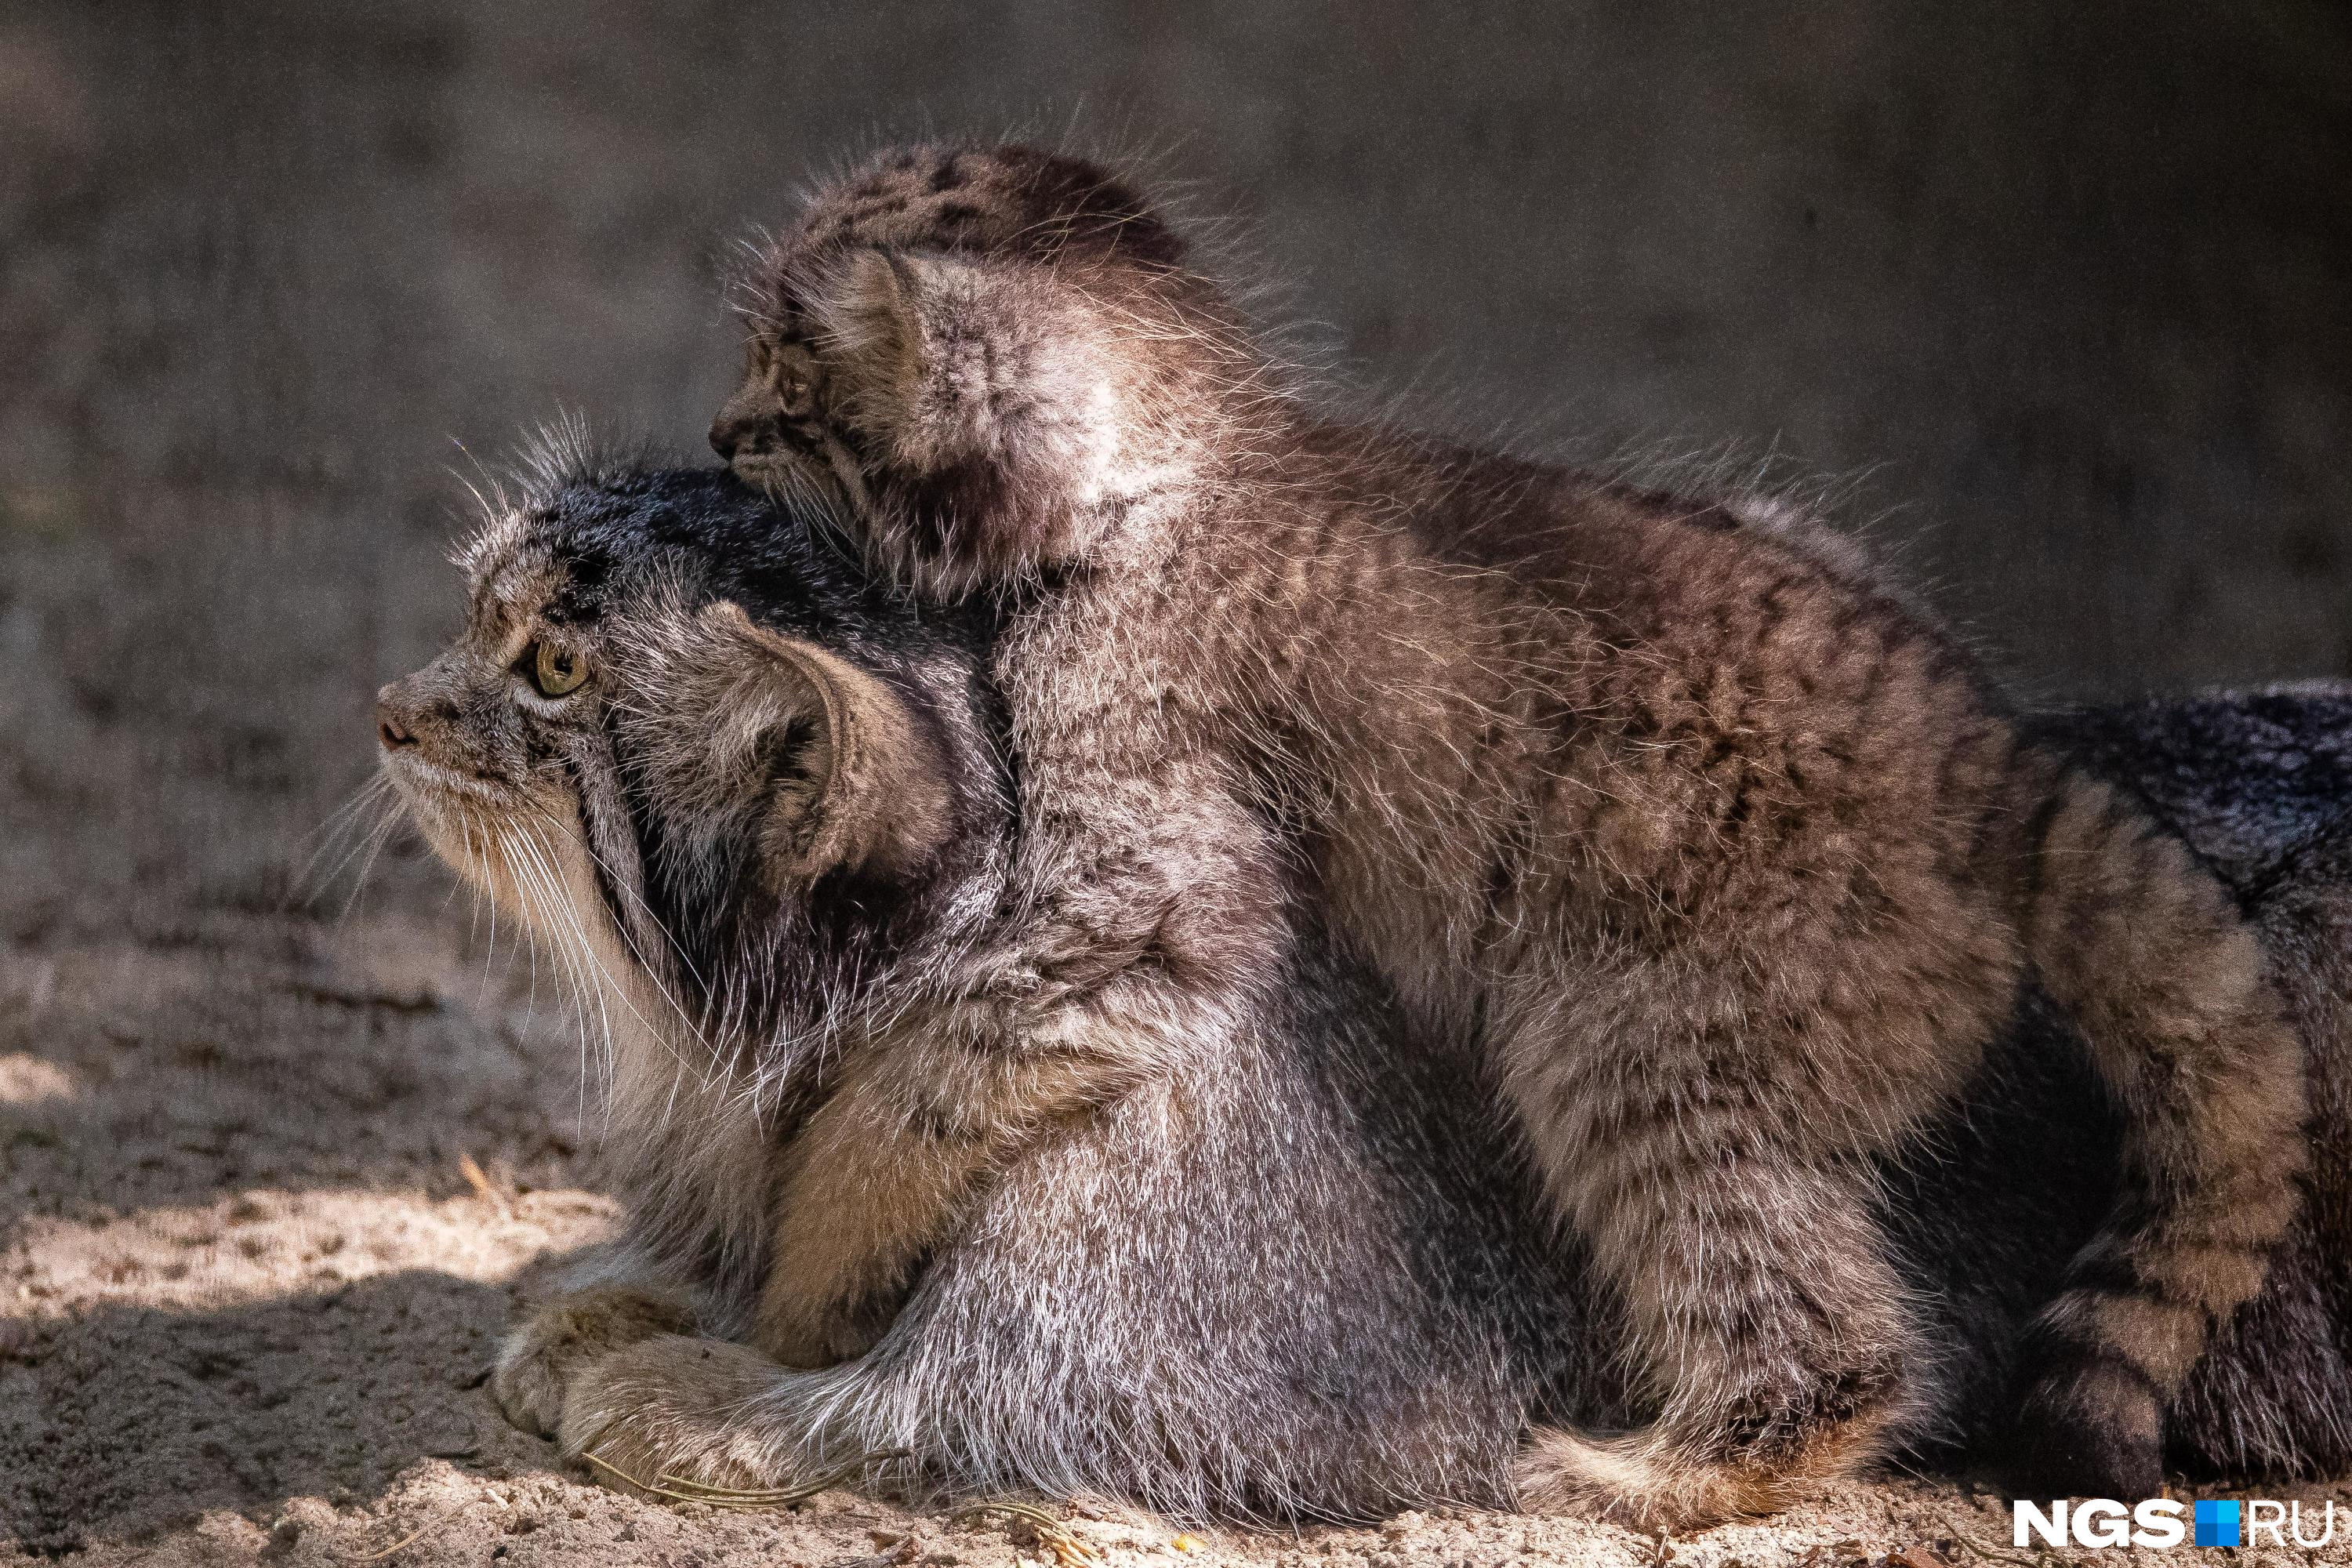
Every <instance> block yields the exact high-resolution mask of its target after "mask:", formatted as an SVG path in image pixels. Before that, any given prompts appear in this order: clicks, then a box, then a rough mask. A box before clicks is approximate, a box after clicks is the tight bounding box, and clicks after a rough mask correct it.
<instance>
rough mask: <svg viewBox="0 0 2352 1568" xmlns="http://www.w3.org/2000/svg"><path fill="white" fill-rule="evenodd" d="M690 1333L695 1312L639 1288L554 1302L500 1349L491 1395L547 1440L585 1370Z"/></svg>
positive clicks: (586, 1293) (585, 1293) (574, 1295)
mask: <svg viewBox="0 0 2352 1568" xmlns="http://www.w3.org/2000/svg"><path fill="white" fill-rule="evenodd" d="M693 1327H694V1318H693V1314H692V1313H690V1312H688V1310H687V1309H686V1308H685V1307H684V1306H683V1305H682V1304H681V1303H679V1302H677V1301H676V1300H669V1299H667V1298H664V1297H660V1296H655V1295H650V1294H648V1293H646V1292H645V1291H642V1290H631V1289H621V1288H606V1289H594V1290H581V1291H576V1292H574V1293H572V1294H571V1295H568V1296H560V1297H558V1298H556V1299H555V1300H552V1301H550V1302H548V1303H547V1304H546V1305H545V1306H543V1307H541V1308H540V1310H538V1311H536V1312H534V1313H532V1314H531V1316H530V1320H529V1321H527V1322H525V1323H524V1324H523V1325H522V1327H520V1328H519V1329H517V1330H516V1331H514V1332H512V1333H510V1334H509V1335H508V1336H507V1339H506V1342H505V1343H504V1344H503V1345H501V1346H499V1364H498V1367H497V1369H496V1370H495V1371H494V1372H492V1373H491V1374H490V1393H491V1394H493V1395H494V1396H495V1397H496V1398H497V1400H498V1402H499V1409H500V1410H501V1411H503V1412H505V1414H506V1418H507V1419H508V1420H509V1422H512V1423H513V1424H514V1425H515V1426H520V1427H521V1428H522V1429H523V1430H524V1431H526V1432H535V1433H537V1434H539V1435H540V1436H542V1437H551V1436H555V1434H556V1432H557V1430H558V1428H559V1427H560V1426H561V1424H562V1419H563V1408H564V1396H565V1391H566V1389H567V1388H568V1387H569V1386H570V1384H571V1383H572V1378H573V1377H574V1376H575V1375H576V1374H577V1373H579V1372H580V1370H581V1369H582V1368H583V1367H584V1366H586V1365H587V1364H588V1363H591V1362H593V1361H595V1360H596V1359H598V1358H599V1357H602V1356H606V1355H610V1354H611V1353H613V1352H614V1351H617V1350H619V1349H621V1348H623V1347H624V1346H626V1345H632V1344H635V1343H636V1342H639V1341H641V1340H646V1339H651V1338H652V1337H654V1336H655V1335H656V1334H676V1333H684V1332H688V1331H691V1330H692V1329H693Z"/></svg>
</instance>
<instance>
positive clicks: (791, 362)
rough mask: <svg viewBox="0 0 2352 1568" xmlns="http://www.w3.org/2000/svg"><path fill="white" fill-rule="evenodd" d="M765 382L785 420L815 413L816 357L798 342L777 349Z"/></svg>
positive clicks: (802, 417) (801, 417)
mask: <svg viewBox="0 0 2352 1568" xmlns="http://www.w3.org/2000/svg"><path fill="white" fill-rule="evenodd" d="M768 384H769V385H770V386H772V388H774V389H775V394H776V401H777V403H778V404H779V405H781V406H782V410H783V414H784V417H785V418H787V419H805V418H807V417H808V416H810V415H811V414H814V413H815V412H816V360H815V358H814V356H812V355H811V354H810V353H809V352H808V350H807V349H805V348H803V347H802V346H801V345H800V344H798V343H786V344H784V345H783V347H782V348H780V349H778V350H777V351H776V353H775V357H774V358H773V360H772V361H771V363H770V364H769V366H768Z"/></svg>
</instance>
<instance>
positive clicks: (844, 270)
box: [810, 249, 1013, 471]
mask: <svg viewBox="0 0 2352 1568" xmlns="http://www.w3.org/2000/svg"><path fill="white" fill-rule="evenodd" d="M988 273H989V268H987V267H986V266H985V265H984V264H982V263H979V262H974V261H971V260H967V259H964V258H957V257H949V256H932V255H909V254H908V253H906V252H903V251H889V250H870V249H856V250H849V251H845V252H844V253H843V254H842V255H840V256H839V257H838V258H835V259H834V260H833V262H832V263H831V265H830V266H829V267H828V268H826V270H825V273H824V278H823V279H822V280H821V281H820V283H819V284H818V286H817V287H816V288H815V289H814V290H813V291H812V298H811V300H810V303H811V308H812V309H811V314H812V315H813V317H814V324H815V327H816V331H815V334H814V347H815V349H816V351H817V353H818V356H819V358H820V360H821V362H822V363H823V366H824V370H823V380H824V394H823V396H824V405H825V411H826V413H827V414H828V415H829V416H832V417H833V418H835V419H837V420H840V421H841V422H842V423H844V424H845V425H846V426H849V427H850V428H851V429H853V430H856V431H857V432H858V433H859V434H860V435H862V436H864V437H866V441H867V443H868V444H869V445H878V446H879V447H880V448H881V449H882V450H883V451H885V452H887V455H888V458H889V460H890V461H891V462H893V463H895V464H898V465H902V466H905V467H907V468H912V469H915V470H918V471H920V470H924V469H928V468H934V467H938V466H943V465H945V464H947V463H951V462H955V461H959V460H961V458H963V456H964V455H965V448H967V447H970V446H971V445H972V443H973V442H974V440H975V439H976V437H978V436H979V434H980V431H979V426H981V425H982V423H983V422H984V420H985V416H986V409H987V407H988V405H989V404H990V403H991V402H992V401H993V396H994V393H995V390H996V389H995V388H994V387H993V386H992V385H990V384H989V381H990V378H989V377H987V376H985V375H982V376H981V377H979V378H977V379H975V378H974V377H973V376H971V374H958V370H959V367H958V366H956V365H955V364H953V363H950V362H951V361H952V360H953V359H955V358H956V357H958V356H957V355H955V353H954V352H953V349H952V347H951V345H955V344H962V345H965V346H966V347H967V348H982V346H983V345H984V346H985V352H982V353H975V354H973V355H971V358H972V359H973V360H974V362H975V363H977V364H982V365H986V364H992V363H995V362H997V361H999V360H1002V359H1003V358H1005V357H1007V356H1006V355H1004V354H1003V353H1001V352H999V350H1000V348H1001V347H1002V344H1001V342H1000V340H1002V339H1004V338H1006V337H1007V336H1008V335H1009V334H1010V333H1011V331H1012V330H1013V321H1011V319H1010V318H1009V317H1008V316H1007V315H1006V312H1005V310H1004V309H1003V306H1004V304H1005V303H1006V301H1003V300H999V299H997V298H996V296H997V294H998V293H1000V292H1001V289H999V288H997V287H996V286H995V283H996V280H994V279H991V278H990V277H989V276H988ZM963 368H965V369H967V370H968V369H969V368H971V367H963Z"/></svg>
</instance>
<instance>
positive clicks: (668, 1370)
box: [561, 1334, 794, 1491]
mask: <svg viewBox="0 0 2352 1568" xmlns="http://www.w3.org/2000/svg"><path fill="white" fill-rule="evenodd" d="M782 1375H783V1373H782V1368H780V1367H778V1366H777V1365H776V1363H773V1362H772V1361H770V1360H768V1359H767V1358H766V1357H765V1356H763V1355H761V1354H760V1353H759V1352H757V1351H754V1350H751V1349H750V1348H748V1347H747V1346H743V1345H739V1344H734V1343H731V1342H728V1341H725V1340H709V1339H698V1338H689V1337H688V1336H685V1335H677V1334H665V1335H663V1336H661V1337H659V1338H657V1339H649V1340H646V1341H644V1342H641V1343H638V1344H634V1345H631V1346H629V1347H627V1348H626V1349H625V1350H619V1351H615V1352H613V1353H612V1354H610V1355H607V1356H605V1357H604V1358H603V1359H601V1360H599V1361H596V1362H593V1363H591V1364H590V1365H588V1366H587V1367H586V1368H584V1369H583V1371H582V1372H581V1373H579V1375H578V1376H577V1377H576V1378H575V1379H574V1380H573V1383H572V1388H571V1391H570V1394H569V1396H568V1397H567V1398H566V1399H565V1401H564V1407H563V1422H562V1434H561V1441H562V1448H563V1452H564V1453H565V1454H566V1455H567V1456H569V1457H571V1458H585V1459H587V1460H588V1461H589V1464H590V1468H592V1469H593V1470H594V1471H595V1474H596V1479H598V1480H600V1481H602V1482H604V1484H606V1485H608V1486H615V1487H620V1488H623V1489H635V1490H641V1491H649V1490H653V1489H675V1483H677V1482H678V1481H684V1482H687V1483H688V1484H689V1485H698V1486H706V1487H735V1488H745V1489H758V1488H765V1487H774V1486H779V1485H782V1484H785V1483H787V1482H789V1481H790V1480H792V1479H793V1473H792V1461H793V1458H794V1450H793V1447H791V1446H789V1445H787V1444H782V1443H779V1442H775V1441H772V1440H771V1439H772V1434H770V1433H768V1432H767V1431H766V1430H765V1429H764V1428H763V1427H762V1426H761V1424H760V1423H759V1421H758V1420H757V1418H756V1417H754V1416H752V1415H749V1414H748V1409H749V1406H750V1405H751V1403H752V1402H753V1401H754V1400H755V1399H757V1397H758V1396H759V1395H760V1394H761V1393H763V1392H765V1391H766V1390H768V1389H770V1388H772V1387H773V1386H774V1384H775V1383H776V1380H777V1379H778V1378H779V1377H780V1376H782Z"/></svg>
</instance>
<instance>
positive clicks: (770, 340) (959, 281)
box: [710, 146, 1255, 579]
mask: <svg viewBox="0 0 2352 1568" xmlns="http://www.w3.org/2000/svg"><path fill="white" fill-rule="evenodd" d="M740 304H741V307H742V315H743V319H744V323H745V327H746V335H745V349H744V371H743V376H742V379H741V381H740V383H739V384H738V385H737V387H736V389H735V391H734V393H733V394H732V395H730V398H729V399H728V401H727V403H726V405H724V406H723V407H722V408H721V409H720V410H719V415H718V417H717V418H716V419H714V420H713V421H712V424H711V427H710V441H711V445H712V447H714V448H715V449H716V450H717V451H718V452H719V455H720V456H721V457H723V458H727V459H728V461H729V462H730V465H731V466H732V467H733V469H734V471H735V473H736V474H737V476H738V477H739V478H740V479H743V480H744V481H745V482H746V483H748V484H751V485H754V486H757V487H760V488H761V489H766V490H769V491H771V492H772V493H775V494H779V495H784V496H799V495H821V496H825V497H828V498H832V499H834V500H837V501H839V502H841V503H842V504H844V505H845V506H846V507H847V508H848V509H849V510H852V511H853V512H854V513H855V514H856V517H857V519H858V521H860V522H861V523H863V524H864V525H865V531H866V534H867V535H868V536H869V537H868V542H869V543H879V544H881V545H883V546H884V547H885V559H886V560H887V563H888V566H889V569H890V570H892V571H894V572H900V574H901V576H902V579H904V578H905V577H907V576H908V574H906V573H904V572H903V571H901V568H902V567H904V566H905V565H906V564H907V563H906V562H905V561H904V560H903V559H901V558H902V557H904V556H905V555H907V554H908V552H912V553H914V554H915V555H918V556H922V555H927V554H928V555H930V556H935V557H936V556H942V555H948V556H951V555H953V554H954V553H955V552H956V548H957V547H956V545H955V543H954V542H951V541H947V540H927V539H919V538H915V537H911V536H909V537H893V535H897V534H900V533H905V532H907V531H910V530H925V529H928V530H932V531H937V530H940V529H945V530H949V531H952V530H953V529H954V528H955V527H956V526H957V521H958V520H959V519H960V518H961V519H969V518H971V517H972V516H975V515H979V514H982V513H986V514H989V515H992V516H995V517H999V518H1006V517H1018V518H1020V519H1023V520H1024V527H1023V528H1021V529H1019V530H1016V532H1017V533H1019V534H1020V535H1021V536H1022V537H1021V538H1020V540H1019V542H1017V543H1016V544H1015V545H1014V546H1013V550H1012V553H1013V555H1015V556H1017V557H1019V558H1020V559H1019V560H1018V561H1015V562H1007V563H999V564H1001V565H1003V567H1004V568H1005V569H1004V570H1003V571H1001V572H998V573H996V574H995V575H997V576H1000V577H1003V576H1018V575H1022V574H1024V571H1025V570H1028V569H1035V568H1048V567H1052V566H1054V565H1055V564H1057V563H1061V562H1063V561H1066V559H1068V558H1069V557H1071V556H1073V555H1075V554H1077V553H1080V552H1082V551H1083V548H1084V546H1085V544H1086V543H1087V539H1086V537H1085V535H1086V534H1087V528H1086V527H1085V526H1084V520H1083V519H1082V518H1081V517H1079V516H1078V515H1077V513H1078V512H1079V511H1081V510H1084V508H1086V507H1095V508H1103V507H1115V506H1116V505H1118V504H1119V503H1121V502H1122V501H1124V500H1130V499H1133V498H1134V497H1135V496H1136V495H1139V494H1140V493H1143V492H1145V491H1148V490H1150V489H1155V488H1164V487H1165V486H1166V485H1167V483H1168V482H1169V481H1170V475H1169V473H1168V471H1167V470H1168V468H1169V467H1170V466H1171V462H1173V461H1175V460H1176V459H1175V458H1174V457H1172V456H1171V454H1173V453H1176V452H1179V451H1181V450H1182V449H1183V448H1184V447H1185V446H1186V440H1185V437H1187V436H1189V435H1190V432H1189V431H1187V430H1185V429H1184V428H1183V427H1184V426H1186V425H1187V423H1188V421H1189V420H1191V419H1192V418H1197V417H1199V416H1202V415H1204V414H1207V413H1209V412H1210V411H1212V410H1213V408H1214V407H1215V406H1216V404H1217V399H1215V398H1214V397H1213V396H1211V395H1207V394H1206V392H1205V390H1204V387H1203V383H1204V382H1205V383H1213V384H1233V383H1235V382H1239V381H1245V380H1247V379H1249V377H1250V376H1251V375H1252V374H1254V370H1255V364H1254V360H1253V356H1252V354H1251V353H1250V352H1249V351H1248V350H1247V349H1246V348H1245V347H1244V345H1243V344H1242V342H1241V341H1240V337H1239V334H1238V332H1237V331H1236V323H1235V322H1234V320H1233V319H1232V318H1231V316H1230V313H1229V312H1228V310H1226V307H1225V305H1224V302H1223V300H1222V298H1221V296H1219V295H1218V293H1217V292H1216V290H1215V289H1214V288H1213V286H1212V285H1211V284H1210V283H1209V281H1208V280H1207V279H1205V278H1204V277H1202V276H1201V275H1199V274H1197V273H1195V272H1194V271H1192V269H1190V268H1189V267H1188V266H1187V256H1186V250H1185V246H1184V243H1183V241H1182V240H1181V238H1180V237H1178V235H1177V234H1176V232H1175V231H1174V230H1173V229H1172V228H1171V227H1170V226H1169V225H1168V224H1167V222H1166V221H1165V220H1164V219H1163V218H1162V217H1161V216H1160V215H1159V214H1158V213H1157V212H1156V211H1155V210H1154V209H1153V208H1152V207H1151V206H1150V205H1149V204H1148V203H1147V202H1146V201H1145V199H1144V198H1143V197H1142V196H1141V195H1139V193H1138V191H1137V190H1136V189H1135V187H1133V186H1132V185H1130V184H1128V183H1127V182H1126V181H1124V180H1123V179H1121V178H1120V177H1119V176H1118V175H1116V174H1112V173H1110V172H1109V171H1108V170H1106V169H1103V168H1101V167H1099V166H1097V165H1096V164H1093V163H1087V162H1085V161H1084V160H1081V159H1076V158H1072V157H1067V156H1065V155H1062V154H1058V153H1047V152H1043V151H1040V150H1038V149H1036V148H1032V147H1022V146H1003V147H984V148H983V147H953V146H933V147H917V148H910V149H907V150H904V151H902V152H898V153H891V154H888V155H886V156H885V157H884V158H883V159H881V160H880V161H878V162H877V163H873V164H870V165H868V166H867V167H866V169H864V170H863V171H861V172H859V173H857V174H853V175H851V176H850V177H848V178H846V179H845V180H843V181H841V182H839V183H838V184H835V185H832V186H829V187H827V188H826V189H824V190H823V191H821V192H820V193H818V195H816V196H815V197H814V199H813V200H812V202H811V203H810V205H809V206H808V208H807V210H806V211H805V212H804V213H803V216H802V217H801V220H800V221H799V222H798V223H797V224H796V225H794V226H793V227H792V228H790V229H788V230H787V231H785V232H784V233H783V234H782V236H781V237H779V238H778V239H776V240H775V241H774V242H773V243H772V245H770V246H769V247H766V249H765V250H764V251H763V252H762V253H761V255H760V257H759V258H758V260H757V262H756V264H755V265H754V266H753V267H752V268H751V270H750V271H749V273H748V274H747V276H746V277H745V278H744V279H742V281H741V286H740ZM1194 445H1195V446H1197V443H1194ZM1024 469H1031V470H1039V471H1050V472H1051V473H1052V474H1054V475H1055V479H1054V480H1053V482H1052V483H1051V484H1050V485H1044V486H1038V485H1031V484H1028V483H1025V482H1024V480H1023V479H1021V478H1020V477H1019V476H1020V475H1021V474H1022V472H1023V471H1024ZM910 473H919V474H921V475H922V476H924V478H925V479H926V480H927V481H929V482H930V483H932V484H935V485H937V486H942V487H944V489H940V492H939V493H937V494H934V495H931V496H929V497H928V498H927V500H926V501H925V502H924V503H923V504H920V505H917V506H913V507H912V508H911V509H910V508H909V507H908V504H907V501H908V498H906V497H903V496H895V495H893V494H890V493H888V489H889V487H890V485H891V483H892V481H893V479H894V477H897V478H903V477H905V476H906V475H908V474H910ZM1065 492H1068V493H1065ZM1074 503H1076V504H1074ZM916 512H919V513H920V514H921V515H920V516H919V517H918V516H915V515H912V513H916ZM901 514H907V515H901ZM877 531H878V532H879V533H880V534H882V535H883V537H881V538H879V539H877V538H874V537H872V536H873V535H874V534H875V533H877ZM964 545H965V547H969V545H970V542H969V541H967V542H964ZM915 575H919V574H915Z"/></svg>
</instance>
